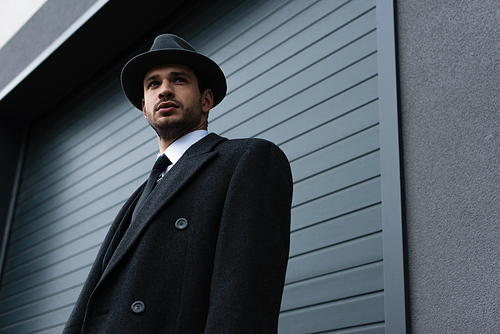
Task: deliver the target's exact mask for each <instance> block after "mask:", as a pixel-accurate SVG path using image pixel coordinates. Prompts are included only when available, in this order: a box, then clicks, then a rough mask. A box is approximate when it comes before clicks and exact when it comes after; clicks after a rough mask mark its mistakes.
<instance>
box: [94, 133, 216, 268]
mask: <svg viewBox="0 0 500 334" xmlns="http://www.w3.org/2000/svg"><path fill="white" fill-rule="evenodd" d="M224 140H226V139H225V138H223V137H220V136H218V135H216V134H212V133H211V134H209V135H208V136H206V137H205V138H203V139H201V140H200V141H198V142H197V143H195V144H194V145H193V146H191V147H190V148H189V149H188V150H187V151H186V152H185V153H184V155H183V156H182V157H181V158H180V159H179V161H177V163H176V164H175V165H174V166H173V167H172V168H171V169H170V170H169V172H168V173H167V175H165V177H163V178H162V179H161V180H160V181H159V183H158V184H157V186H156V187H155V188H154V189H153V191H152V193H151V196H149V197H148V198H147V199H146V201H145V202H144V204H143V206H142V207H141V208H140V211H139V212H138V213H137V217H136V219H135V220H134V221H132V222H131V223H130V226H129V228H128V229H127V232H126V233H125V235H124V236H123V239H122V240H121V242H120V244H119V245H118V247H117V248H116V251H115V253H114V254H113V256H112V258H111V260H110V262H109V263H108V265H107V267H106V270H105V271H104V273H103V277H104V276H105V275H106V274H107V273H108V272H110V271H111V270H113V268H114V267H115V266H116V265H117V264H118V263H119V262H120V260H121V259H122V258H123V256H124V255H125V254H126V253H127V252H128V251H129V250H130V248H131V246H132V245H133V244H134V242H135V241H136V240H137V239H138V238H139V236H140V234H141V232H142V231H143V230H144V228H146V226H147V225H148V223H149V222H150V221H151V219H152V218H153V217H154V216H155V215H156V214H157V213H158V211H159V210H160V209H161V208H162V207H163V206H165V205H166V204H167V203H168V201H169V200H170V199H171V198H172V197H173V196H174V195H175V194H176V193H177V192H178V191H179V190H180V189H181V188H182V187H183V186H184V185H185V184H186V182H187V181H189V180H190V179H191V178H192V177H193V176H194V175H195V174H196V173H197V172H198V171H199V170H200V169H201V168H202V167H203V165H205V164H206V163H207V162H208V161H210V160H211V159H212V158H214V157H215V156H216V155H217V152H214V151H212V149H213V148H214V147H215V146H217V144H219V143H220V142H221V141H224Z"/></svg>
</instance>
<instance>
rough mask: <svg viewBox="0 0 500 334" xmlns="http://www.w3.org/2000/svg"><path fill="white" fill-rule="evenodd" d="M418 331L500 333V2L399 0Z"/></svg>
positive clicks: (413, 294)
mask: <svg viewBox="0 0 500 334" xmlns="http://www.w3.org/2000/svg"><path fill="white" fill-rule="evenodd" d="M396 10H397V28H398V30H399V34H398V43H399V62H400V64H399V65H400V80H401V86H400V88H401V114H402V129H403V150H404V174H405V196H406V210H407V212H406V218H407V233H408V264H409V280H410V304H411V324H412V332H413V333H500V321H499V319H500V164H499V163H500V93H499V90H500V28H499V26H500V2H499V1H498V0H482V1H475V0H469V1H456V0H440V1H436V0H398V1H397V8H396Z"/></svg>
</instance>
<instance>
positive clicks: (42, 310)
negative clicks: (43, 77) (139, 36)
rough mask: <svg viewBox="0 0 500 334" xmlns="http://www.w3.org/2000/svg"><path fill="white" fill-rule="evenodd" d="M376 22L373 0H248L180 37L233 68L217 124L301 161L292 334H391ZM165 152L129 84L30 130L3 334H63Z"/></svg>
mask: <svg viewBox="0 0 500 334" xmlns="http://www.w3.org/2000/svg"><path fill="white" fill-rule="evenodd" d="M221 4H223V1H221ZM221 6H222V5H221ZM375 14H376V13H375V1H374V0H373V1H366V0H351V1H348V0H324V1H300V0H296V1H283V0H269V1H260V2H257V1H245V2H242V3H240V4H238V5H237V6H236V5H235V6H234V7H232V8H231V9H230V10H228V11H226V12H224V13H222V14H220V15H221V16H220V17H219V18H218V19H213V17H211V19H208V18H207V15H205V16H203V13H200V16H199V18H196V17H195V18H194V19H193V22H197V25H193V24H192V23H189V22H187V23H186V24H184V25H180V26H176V27H175V28H174V29H169V31H172V32H176V33H179V34H180V35H182V36H183V37H185V38H186V39H188V40H190V41H191V42H192V44H193V45H194V46H195V47H196V48H197V49H198V50H199V51H201V52H202V53H205V54H207V55H209V56H210V57H212V58H213V59H214V60H216V61H217V62H218V63H219V64H220V65H221V67H222V69H223V70H224V72H225V74H226V75H227V78H228V95H227V97H226V99H225V100H224V101H223V102H222V103H221V104H220V105H219V106H218V107H217V108H215V109H214V110H212V111H211V113H210V119H209V130H210V131H213V132H217V133H219V134H221V135H224V136H227V137H230V138H237V137H260V138H266V139H269V140H271V141H273V142H275V143H276V144H278V145H279V146H280V147H281V148H282V149H283V150H284V151H285V153H286V154H287V156H288V158H289V159H290V162H291V166H292V171H293V176H294V198H293V209H292V228H291V250H290V261H289V267H288V272H287V276H286V286H285V291H284V296H283V303H282V313H281V316H280V329H279V331H280V333H287V334H288V333H314V332H324V333H327V332H331V331H335V333H347V332H349V333H382V332H384V291H383V265H382V263H383V262H382V261H383V254H382V227H381V226H382V223H381V196H380V155H379V147H380V146H379V126H378V117H379V108H378V87H377V41H376V20H375ZM194 26H195V28H193V27H194ZM156 152H157V143H156V139H155V136H154V132H153V131H152V130H151V129H149V127H148V126H147V124H146V122H145V121H144V119H143V117H142V115H141V113H140V112H138V111H137V110H135V109H134V108H133V107H131V106H130V104H129V103H128V102H127V101H125V99H124V97H123V94H122V93H121V91H120V88H119V86H118V85H117V84H116V80H114V81H113V82H111V83H109V84H107V85H105V86H103V87H101V88H99V89H97V91H95V92H93V93H91V94H87V95H85V96H84V97H83V98H81V99H74V100H71V99H70V101H69V102H68V103H66V104H63V105H61V106H60V107H59V108H58V109H55V110H53V111H52V112H51V113H50V114H49V115H46V116H44V117H43V118H42V119H41V120H40V122H38V123H37V124H34V125H33V126H32V129H31V132H30V141H29V145H28V149H27V155H26V163H25V166H24V169H23V175H22V181H21V184H20V192H19V195H18V201H17V206H16V212H15V218H14V221H13V226H12V230H11V235H10V240H9V245H8V253H7V257H6V261H5V266H4V268H3V276H2V282H1V284H2V286H1V290H0V333H27V332H39V333H59V332H60V331H61V329H62V326H63V325H64V322H65V320H66V319H67V317H68V315H69V312H70V311H71V309H72V306H73V303H74V302H75V300H76V297H77V295H78V293H79V290H80V289H81V286H82V284H83V281H84V279H85V277H86V275H87V273H88V271H89V269H90V266H91V264H92V262H93V260H94V257H95V255H96V252H97V250H98V248H99V245H100V243H101V241H102V239H103V237H104V235H105V233H106V231H107V228H108V227H109V224H110V223H111V221H112V219H113V218H114V215H115V214H116V213H117V211H118V209H119V207H120V205H121V204H122V203H123V202H124V200H125V199H126V198H127V197H128V196H129V195H130V194H131V193H132V191H133V190H134V189H135V188H136V187H137V186H138V185H139V184H140V183H141V182H142V181H143V180H144V179H145V178H146V177H147V173H148V170H149V168H150V167H151V163H152V162H151V161H152V159H154V154H155V153H156Z"/></svg>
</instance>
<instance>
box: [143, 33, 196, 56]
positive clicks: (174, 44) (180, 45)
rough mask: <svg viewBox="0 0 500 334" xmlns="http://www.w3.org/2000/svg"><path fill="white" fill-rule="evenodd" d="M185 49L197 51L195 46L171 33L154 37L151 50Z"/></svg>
mask: <svg viewBox="0 0 500 334" xmlns="http://www.w3.org/2000/svg"><path fill="white" fill-rule="evenodd" d="M158 50H185V51H193V52H197V51H196V50H195V48H193V47H192V46H191V44H189V43H188V42H186V41H185V40H183V39H182V38H180V37H179V36H176V35H172V34H164V35H160V36H158V37H156V38H155V40H154V42H153V45H152V46H151V50H149V51H158Z"/></svg>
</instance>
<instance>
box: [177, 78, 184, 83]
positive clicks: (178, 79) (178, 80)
mask: <svg viewBox="0 0 500 334" xmlns="http://www.w3.org/2000/svg"><path fill="white" fill-rule="evenodd" d="M174 82H186V79H184V78H175V80H174Z"/></svg>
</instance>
